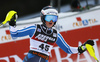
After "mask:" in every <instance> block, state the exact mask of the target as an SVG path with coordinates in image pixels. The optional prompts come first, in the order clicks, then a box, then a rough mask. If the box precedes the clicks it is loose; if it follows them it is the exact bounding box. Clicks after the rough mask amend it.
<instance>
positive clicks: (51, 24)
mask: <svg viewBox="0 0 100 62" xmlns="http://www.w3.org/2000/svg"><path fill="white" fill-rule="evenodd" d="M45 22H46V26H47V27H48V28H51V27H52V26H53V25H54V22H53V21H52V20H51V21H50V22H48V21H45Z"/></svg>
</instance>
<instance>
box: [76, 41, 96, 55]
mask: <svg viewBox="0 0 100 62" xmlns="http://www.w3.org/2000/svg"><path fill="white" fill-rule="evenodd" d="M86 44H89V45H91V46H93V45H94V41H93V40H87V41H86V42H85V43H84V44H82V45H81V46H79V47H78V52H79V54H82V53H83V52H85V51H86V50H87V48H86Z"/></svg>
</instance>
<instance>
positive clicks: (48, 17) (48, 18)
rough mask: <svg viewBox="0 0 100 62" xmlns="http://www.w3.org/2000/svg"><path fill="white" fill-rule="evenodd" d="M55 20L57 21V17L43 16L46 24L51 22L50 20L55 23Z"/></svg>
mask: <svg viewBox="0 0 100 62" xmlns="http://www.w3.org/2000/svg"><path fill="white" fill-rule="evenodd" d="M57 19H58V16H56V15H46V16H45V20H46V21H48V22H50V21H51V20H52V21H53V22H56V21H57Z"/></svg>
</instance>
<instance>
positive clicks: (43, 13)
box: [40, 6, 58, 26]
mask: <svg viewBox="0 0 100 62" xmlns="http://www.w3.org/2000/svg"><path fill="white" fill-rule="evenodd" d="M46 15H55V16H57V19H58V11H57V10H56V9H55V8H54V7H52V6H46V7H44V8H43V9H42V10H41V13H40V16H41V21H42V23H43V24H45V21H46V20H45V16H46ZM55 24H56V22H54V25H55ZM45 25H46V24H45ZM54 25H53V26H54Z"/></svg>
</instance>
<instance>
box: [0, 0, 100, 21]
mask: <svg viewBox="0 0 100 62" xmlns="http://www.w3.org/2000/svg"><path fill="white" fill-rule="evenodd" d="M99 4H100V0H2V1H1V2H0V22H2V21H4V19H5V17H6V14H7V13H8V11H10V10H15V11H17V12H18V17H19V19H18V20H21V19H28V18H33V17H37V16H39V13H40V11H41V9H42V8H43V7H44V6H47V5H52V6H53V7H55V8H57V10H58V11H59V12H67V11H82V10H83V9H84V8H86V9H89V8H90V7H93V6H97V5H99ZM73 9H74V10H73ZM77 9H78V10H77Z"/></svg>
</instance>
